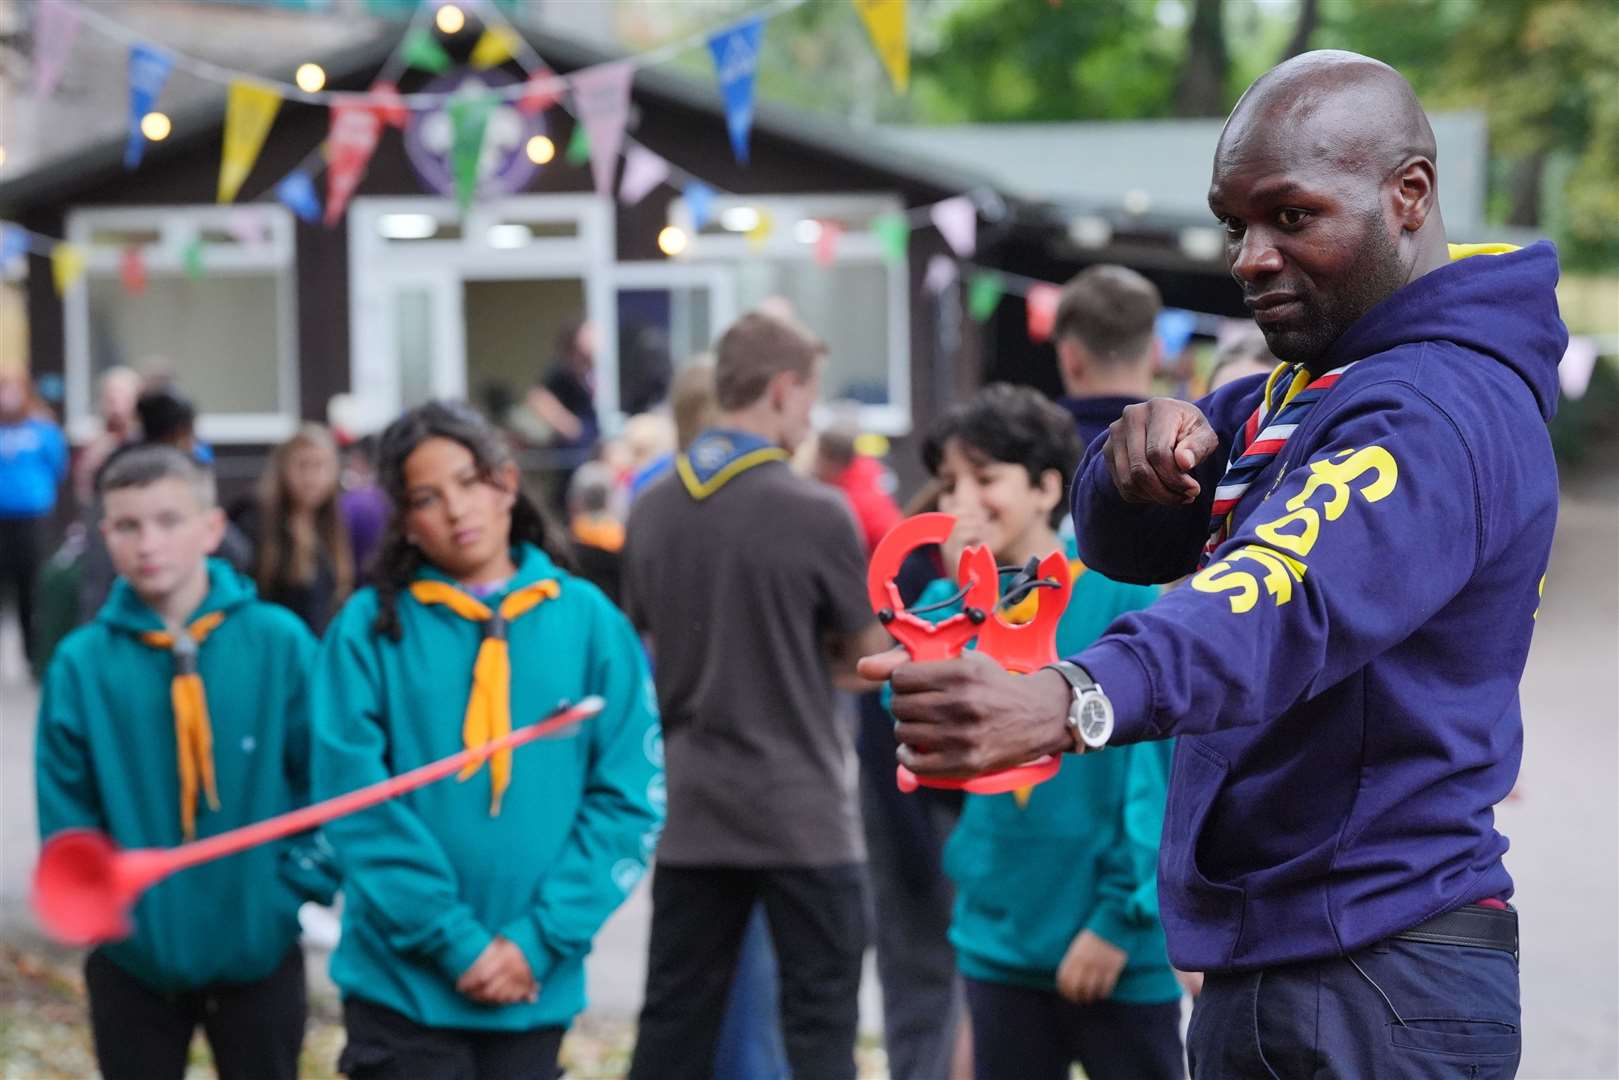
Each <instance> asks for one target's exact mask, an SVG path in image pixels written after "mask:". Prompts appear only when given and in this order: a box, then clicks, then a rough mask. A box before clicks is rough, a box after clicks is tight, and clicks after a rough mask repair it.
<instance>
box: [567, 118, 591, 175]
mask: <svg viewBox="0 0 1619 1080" xmlns="http://www.w3.org/2000/svg"><path fill="white" fill-rule="evenodd" d="M562 160H563V161H566V162H567V163H568V164H569V165H583V164H584V163H585V162H587V161H589V160H590V132H588V131H586V130H585V125H583V124H577V123H576V124H574V125H573V134H571V135H569V136H568V145H567V146H566V147H564V148H563V150H562Z"/></svg>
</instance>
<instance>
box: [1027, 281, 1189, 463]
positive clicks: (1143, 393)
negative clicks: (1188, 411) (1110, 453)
mask: <svg viewBox="0 0 1619 1080" xmlns="http://www.w3.org/2000/svg"><path fill="white" fill-rule="evenodd" d="M1162 307H1163V304H1162V301H1161V300H1160V298H1159V295H1158V286H1156V285H1154V284H1153V283H1152V282H1150V281H1148V280H1147V279H1146V278H1144V277H1142V276H1141V275H1140V274H1138V273H1136V272H1135V271H1134V270H1131V269H1130V268H1129V267H1126V266H1118V265H1114V264H1101V265H1097V266H1091V267H1087V268H1086V269H1084V270H1082V271H1080V272H1079V274H1077V275H1075V276H1074V278H1073V279H1072V280H1070V281H1069V282H1068V284H1067V285H1065V286H1063V291H1062V298H1061V299H1060V300H1059V301H1058V302H1057V320H1056V324H1055V326H1054V328H1053V330H1052V335H1051V336H1052V340H1053V341H1055V342H1056V345H1057V373H1058V375H1059V376H1061V378H1062V387H1063V396H1062V397H1061V398H1060V399H1059V400H1058V402H1057V404H1059V405H1061V406H1062V407H1063V408H1064V409H1067V410H1068V413H1069V415H1070V416H1072V417H1073V418H1074V425H1075V427H1076V428H1077V429H1078V431H1079V439H1080V442H1081V443H1082V444H1084V445H1086V446H1088V445H1090V443H1091V442H1092V441H1094V440H1095V439H1096V437H1097V436H1098V435H1101V434H1102V433H1103V432H1105V431H1106V430H1107V427H1108V425H1109V424H1111V423H1113V421H1115V420H1117V419H1118V418H1119V414H1120V413H1122V412H1123V411H1124V409H1125V406H1127V405H1134V404H1135V403H1136V402H1138V401H1145V400H1146V399H1147V397H1148V396H1149V395H1151V393H1152V373H1153V369H1154V368H1155V367H1156V366H1157V363H1158V357H1159V344H1158V337H1157V335H1156V334H1155V333H1154V332H1153V328H1154V325H1155V323H1156V321H1157V319H1158V312H1159V311H1160V310H1161V309H1162Z"/></svg>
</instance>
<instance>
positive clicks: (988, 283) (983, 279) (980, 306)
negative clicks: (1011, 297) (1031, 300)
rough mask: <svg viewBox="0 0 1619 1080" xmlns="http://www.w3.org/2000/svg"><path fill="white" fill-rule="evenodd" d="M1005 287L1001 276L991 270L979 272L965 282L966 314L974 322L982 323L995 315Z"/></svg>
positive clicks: (1004, 292)
mask: <svg viewBox="0 0 1619 1080" xmlns="http://www.w3.org/2000/svg"><path fill="white" fill-rule="evenodd" d="M1005 294H1006V286H1005V284H1004V283H1003V282H1002V281H1001V275H999V274H997V273H995V272H994V271H993V270H980V271H978V272H977V273H976V274H974V275H973V276H972V277H971V278H969V279H968V281H967V314H968V315H971V316H972V318H973V321H974V322H983V321H984V320H985V319H987V318H989V317H990V316H991V315H993V314H995V309H996V308H997V307H999V306H1000V303H1001V297H1002V296H1004V295H1005Z"/></svg>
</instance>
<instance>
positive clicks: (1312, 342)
mask: <svg viewBox="0 0 1619 1080" xmlns="http://www.w3.org/2000/svg"><path fill="white" fill-rule="evenodd" d="M1437 156H1438V155H1437V153H1436V151H1435V148H1434V138H1433V128H1432V127H1430V126H1429V124H1428V117H1427V116H1426V115H1425V114H1424V113H1423V111H1422V105H1421V104H1420V103H1419V102H1418V101H1417V97H1416V94H1415V93H1414V92H1413V91H1412V89H1411V84H1410V83H1408V82H1406V81H1405V79H1404V78H1403V77H1402V76H1401V75H1400V73H1399V72H1397V71H1395V70H1394V69H1393V68H1391V67H1389V66H1388V65H1387V64H1384V63H1381V62H1379V61H1377V60H1373V59H1371V58H1370V57H1366V56H1360V55H1358V54H1356V53H1349V52H1327V51H1323V52H1310V53H1305V54H1303V55H1302V56H1297V57H1294V58H1293V59H1292V60H1289V61H1287V62H1286V63H1283V64H1280V65H1278V66H1277V67H1275V68H1272V69H1271V70H1270V71H1268V72H1266V73H1265V74H1264V75H1262V76H1260V77H1259V78H1258V79H1256V80H1255V81H1254V84H1253V85H1252V86H1250V87H1249V88H1248V92H1247V93H1245V94H1243V96H1242V99H1241V100H1240V101H1238V102H1237V107H1236V108H1235V109H1233V110H1232V112H1231V117H1230V119H1229V120H1227V121H1226V126H1225V130H1224V131H1222V132H1221V133H1220V142H1219V145H1218V147H1217V148H1216V149H1215V153H1214V174H1213V177H1212V179H1211V181H1210V184H1209V208H1210V209H1211V210H1212V211H1214V215H1215V217H1217V218H1218V219H1219V220H1220V222H1221V224H1222V225H1224V226H1225V235H1226V260H1227V263H1228V264H1229V265H1230V267H1231V274H1232V276H1233V277H1235V278H1236V279H1237V281H1238V283H1240V284H1241V285H1242V287H1243V298H1244V300H1245V301H1246V303H1247V304H1248V306H1249V308H1250V309H1251V310H1252V311H1253V312H1254V319H1255V321H1256V322H1257V323H1258V324H1259V328H1260V329H1261V330H1262V331H1264V334H1265V340H1266V343H1267V344H1268V345H1269V346H1270V350H1271V352H1273V353H1275V354H1276V356H1277V357H1279V358H1280V359H1282V360H1287V361H1295V360H1296V361H1302V362H1304V363H1307V364H1310V365H1312V366H1314V365H1315V363H1316V361H1318V360H1320V359H1322V358H1323V357H1325V356H1326V355H1327V353H1328V352H1329V350H1330V348H1331V346H1332V343H1333V342H1335V341H1336V340H1337V339H1338V338H1339V336H1341V335H1342V333H1343V331H1344V330H1346V329H1348V327H1349V326H1350V325H1351V324H1352V323H1354V322H1355V321H1356V320H1357V319H1359V318H1360V317H1361V316H1362V315H1364V314H1365V313H1366V312H1367V311H1369V310H1370V309H1371V308H1372V307H1374V306H1376V305H1377V304H1379V303H1381V302H1382V301H1383V300H1384V299H1386V298H1387V297H1388V296H1389V295H1390V294H1392V293H1394V292H1395V291H1396V290H1398V289H1399V288H1400V287H1401V286H1403V285H1405V284H1406V283H1407V282H1409V281H1411V280H1412V279H1414V278H1416V277H1418V276H1420V275H1422V274H1425V273H1427V272H1428V271H1429V270H1432V269H1434V268H1435V267H1437V266H1442V265H1444V263H1445V261H1446V253H1445V231H1444V225H1443V223H1442V222H1441V220H1440V216H1439V196H1438V170H1437V168H1436V166H1435V164H1434V160H1435V158H1436V157H1437Z"/></svg>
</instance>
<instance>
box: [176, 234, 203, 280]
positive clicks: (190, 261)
mask: <svg viewBox="0 0 1619 1080" xmlns="http://www.w3.org/2000/svg"><path fill="white" fill-rule="evenodd" d="M180 268H181V269H183V270H184V271H185V275H186V277H187V278H189V279H191V280H192V281H201V280H202V278H203V269H202V239H201V238H200V237H195V236H194V237H192V238H191V242H190V243H188V244H186V246H185V247H183V248H181V249H180Z"/></svg>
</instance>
